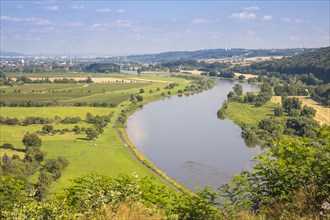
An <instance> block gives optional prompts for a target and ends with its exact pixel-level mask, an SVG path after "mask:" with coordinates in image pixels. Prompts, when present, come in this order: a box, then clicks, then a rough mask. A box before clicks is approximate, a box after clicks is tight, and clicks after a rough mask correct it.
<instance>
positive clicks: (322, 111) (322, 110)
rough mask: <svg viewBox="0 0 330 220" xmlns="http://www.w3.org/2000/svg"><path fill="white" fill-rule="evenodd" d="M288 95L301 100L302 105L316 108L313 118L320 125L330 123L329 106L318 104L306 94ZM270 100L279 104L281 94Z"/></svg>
mask: <svg viewBox="0 0 330 220" xmlns="http://www.w3.org/2000/svg"><path fill="white" fill-rule="evenodd" d="M290 97H297V98H299V99H300V100H301V102H302V104H303V105H307V106H309V107H313V108H314V109H315V110H316V114H315V120H316V121H318V122H319V123H320V124H321V125H322V124H327V125H330V108H329V107H324V106H322V105H320V104H319V103H317V102H315V101H314V100H313V99H311V98H309V97H308V96H290ZM271 101H272V102H274V103H279V104H280V103H281V96H273V97H272V100H271Z"/></svg>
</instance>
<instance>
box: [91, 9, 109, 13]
mask: <svg viewBox="0 0 330 220" xmlns="http://www.w3.org/2000/svg"><path fill="white" fill-rule="evenodd" d="M95 11H96V12H99V13H110V12H111V11H112V10H111V9H110V8H99V9H96V10H95Z"/></svg>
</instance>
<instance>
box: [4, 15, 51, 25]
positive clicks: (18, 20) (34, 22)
mask: <svg viewBox="0 0 330 220" xmlns="http://www.w3.org/2000/svg"><path fill="white" fill-rule="evenodd" d="M0 20H1V21H8V22H16V23H21V24H24V25H37V26H49V25H51V24H52V23H51V22H50V21H49V20H47V19H42V18H35V17H31V18H14V17H8V16H1V17H0Z"/></svg>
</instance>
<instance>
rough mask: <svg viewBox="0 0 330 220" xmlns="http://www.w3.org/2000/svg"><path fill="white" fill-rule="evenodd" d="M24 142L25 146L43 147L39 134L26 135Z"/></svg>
mask: <svg viewBox="0 0 330 220" xmlns="http://www.w3.org/2000/svg"><path fill="white" fill-rule="evenodd" d="M22 142H23V144H24V146H25V147H27V148H28V147H41V139H40V138H39V136H38V135H37V134H26V135H24V137H23V139H22Z"/></svg>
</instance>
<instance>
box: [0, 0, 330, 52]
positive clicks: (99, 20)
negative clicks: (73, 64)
mask: <svg viewBox="0 0 330 220" xmlns="http://www.w3.org/2000/svg"><path fill="white" fill-rule="evenodd" d="M0 1H1V32H0V34H1V50H2V51H15V52H22V53H26V54H40V53H43V54H62V55H67V54H68V53H69V52H70V48H71V47H72V51H73V53H74V54H99V55H124V54H125V55H126V54H144V53H158V52H165V51H181V50H199V49H213V48H227V47H231V48H256V49H258V48H295V47H324V46H329V44H330V43H329V42H330V39H329V26H330V25H329V20H330V18H329V11H330V5H329V0H323V1H306V0H304V1H296V0H295V1H278V0H277V1H215V0H214V1H151V0H149V1H123V0H121V1H120V0H118V1H96V0H94V1H70V0H66V1H60V0H40V1H32V0H31V1H28V0H25V1H13V0H0Z"/></svg>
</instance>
